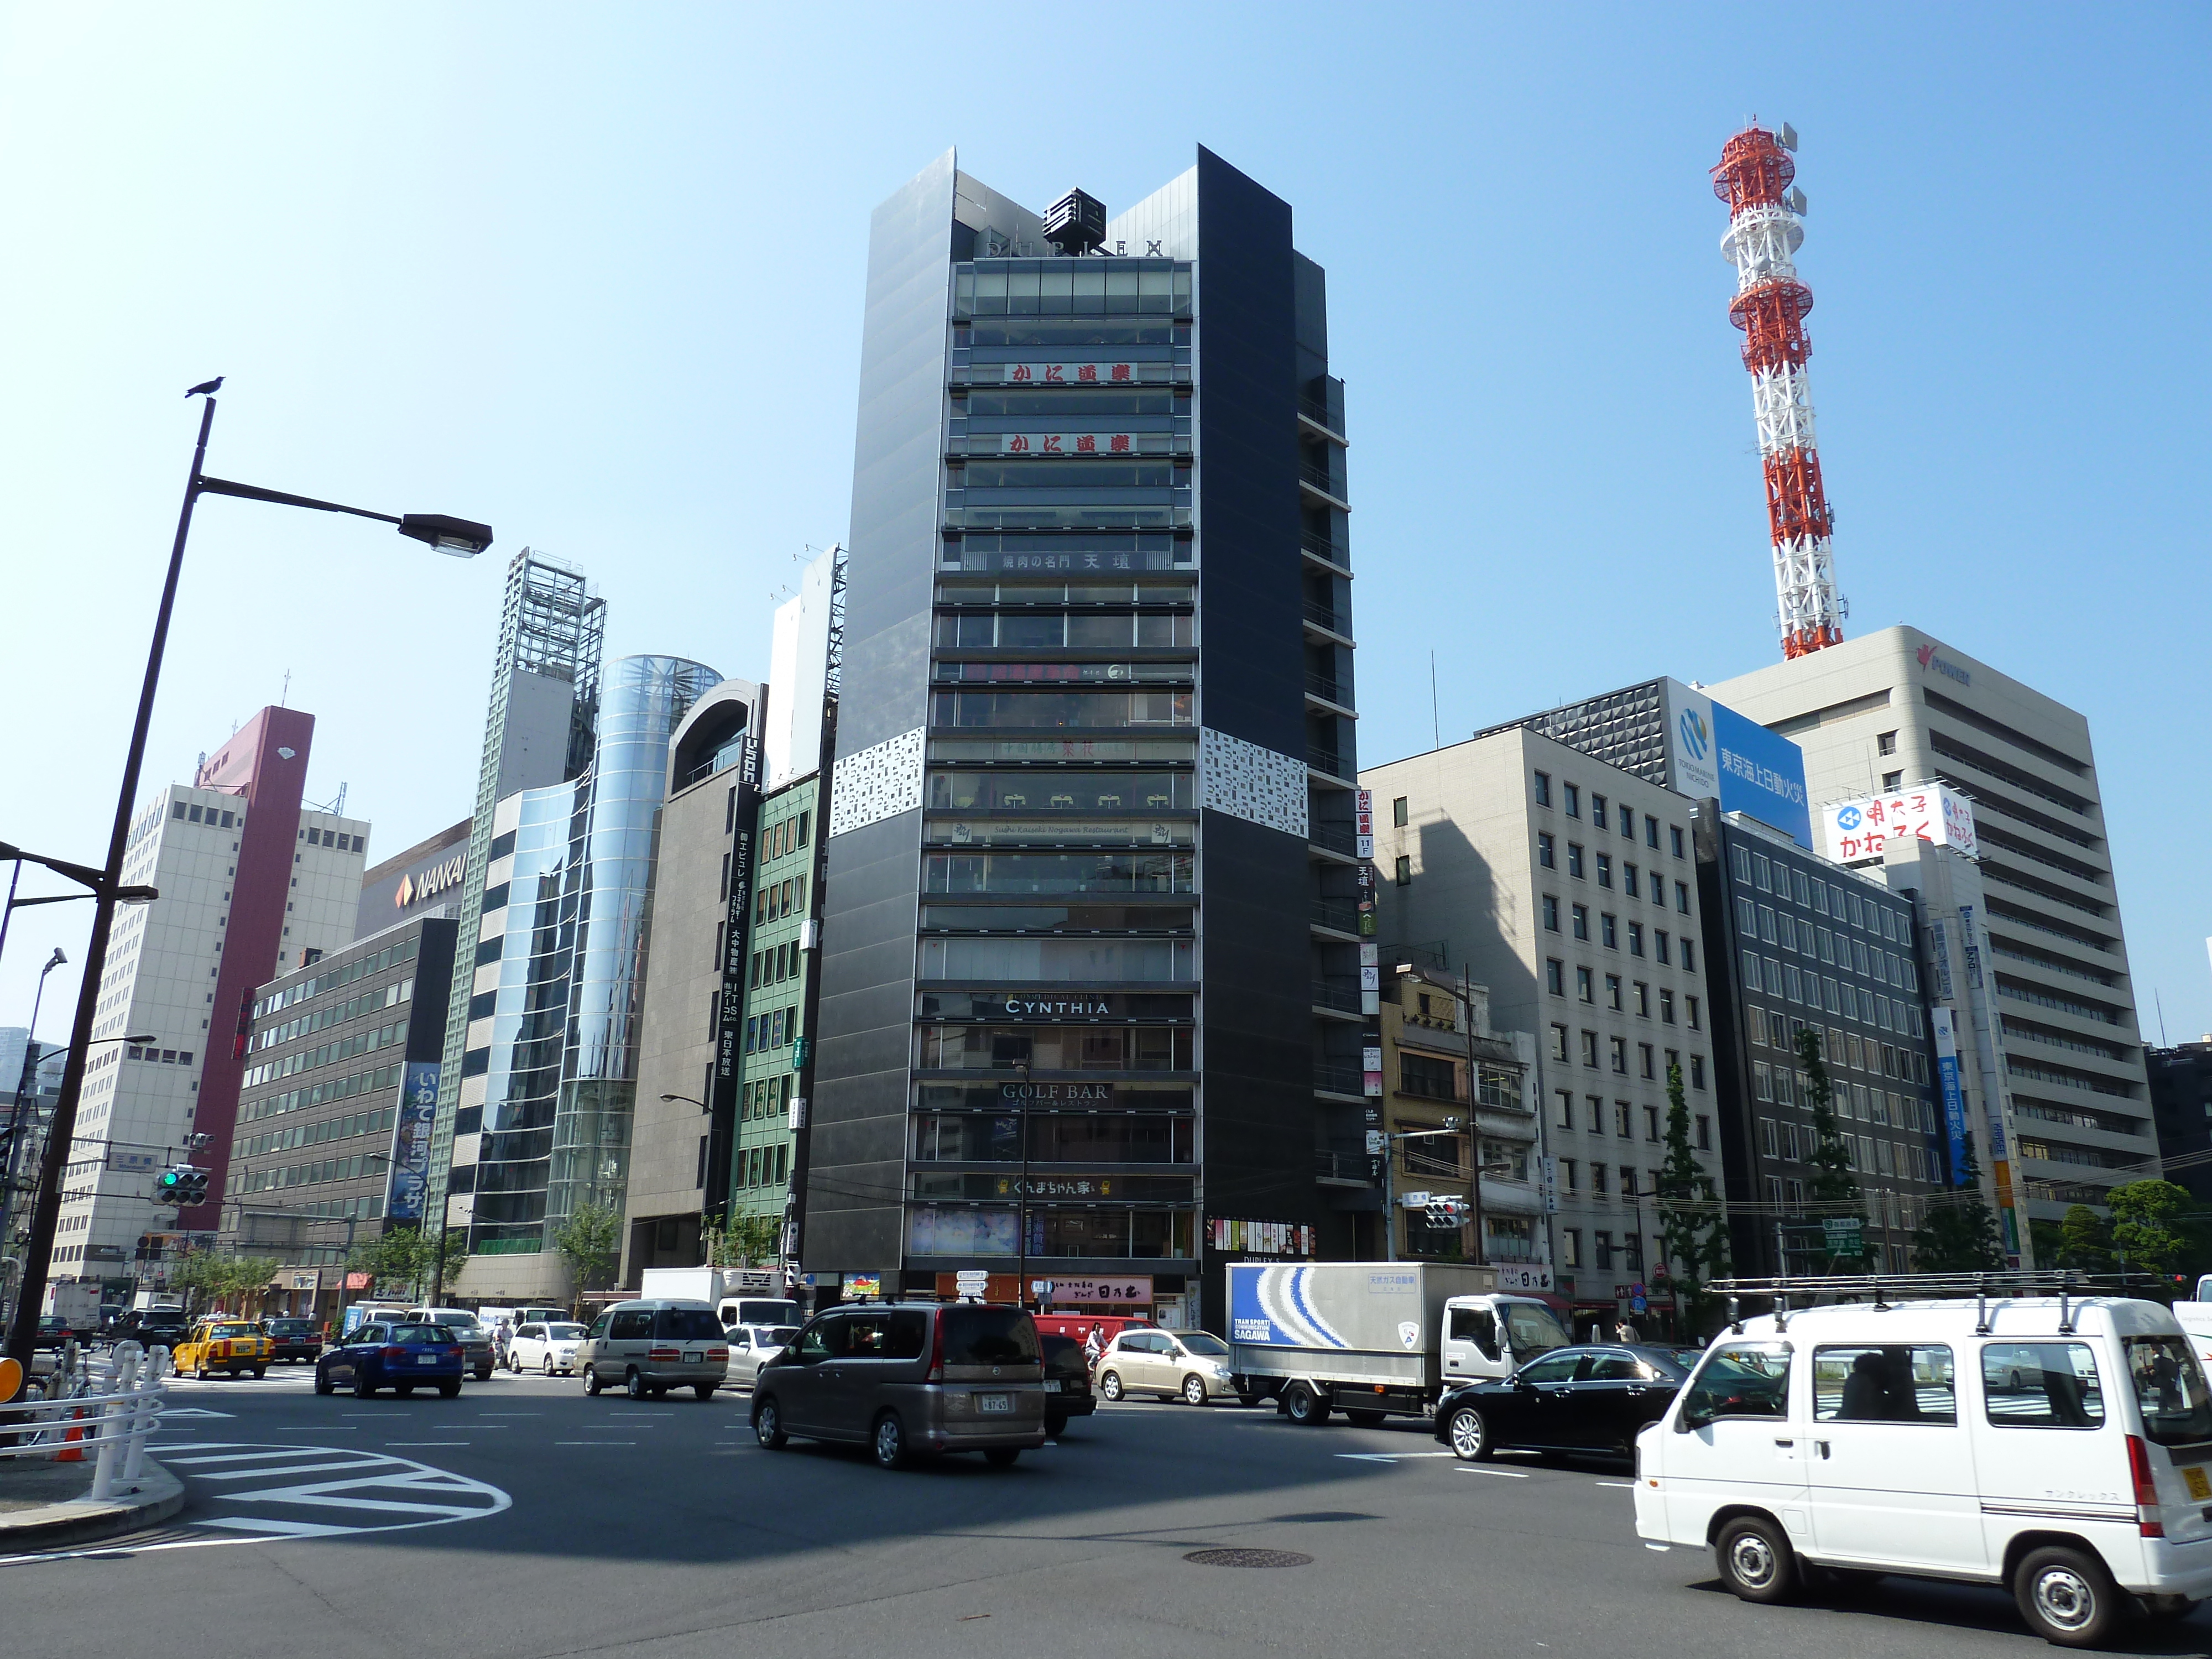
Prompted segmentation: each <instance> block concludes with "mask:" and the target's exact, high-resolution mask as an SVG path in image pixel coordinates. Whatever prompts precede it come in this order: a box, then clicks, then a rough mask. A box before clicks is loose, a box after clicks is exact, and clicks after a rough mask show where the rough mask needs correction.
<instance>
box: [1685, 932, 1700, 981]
mask: <svg viewBox="0 0 2212 1659" xmlns="http://www.w3.org/2000/svg"><path fill="white" fill-rule="evenodd" d="M1682 971H1683V972H1684V973H1686V974H1694V973H1696V972H1697V971H1698V947H1697V945H1695V943H1693V942H1692V941H1691V940H1689V939H1684V940H1683V941H1682Z"/></svg>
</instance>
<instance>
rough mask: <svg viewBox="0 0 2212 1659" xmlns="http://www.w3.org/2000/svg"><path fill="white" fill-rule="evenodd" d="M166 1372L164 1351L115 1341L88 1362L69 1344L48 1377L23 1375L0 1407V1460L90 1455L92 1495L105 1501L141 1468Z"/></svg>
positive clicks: (158, 1413)
mask: <svg viewBox="0 0 2212 1659" xmlns="http://www.w3.org/2000/svg"><path fill="white" fill-rule="evenodd" d="M168 1372H169V1351H168V1349H167V1348H166V1347H157V1348H155V1350H154V1351H153V1352H151V1353H148V1352H145V1351H144V1350H143V1349H142V1348H141V1347H140V1346H138V1345H137V1343H136V1342H118V1343H117V1344H116V1345H115V1346H114V1347H112V1349H110V1350H109V1351H108V1352H107V1353H106V1354H105V1355H104V1356H101V1357H99V1358H94V1356H92V1355H90V1354H88V1353H83V1352H79V1351H77V1349H76V1345H75V1344H74V1343H72V1344H71V1345H70V1347H69V1348H68V1349H65V1350H64V1352H63V1353H62V1354H61V1355H60V1356H58V1360H57V1363H56V1365H55V1369H54V1370H52V1371H51V1372H49V1373H48V1374H46V1376H42V1377H26V1378H25V1379H24V1383H25V1387H24V1389H23V1391H22V1394H21V1395H20V1396H19V1397H18V1398H16V1399H15V1400H11V1401H8V1402H7V1403H6V1404H4V1405H0V1458H8V1457H43V1458H47V1459H50V1460H52V1461H56V1462H81V1461H82V1460H83V1459H84V1458H86V1457H88V1456H89V1457H92V1458H94V1460H96V1461H95V1462H94V1468H93V1474H92V1497H93V1499H94V1502H96V1503H104V1502H106V1500H107V1499H108V1498H111V1497H112V1496H113V1494H114V1491H115V1485H116V1482H117V1481H118V1480H123V1481H131V1480H137V1478H138V1476H139V1474H140V1472H141V1471H142V1469H143V1468H144V1465H145V1462H146V1437H147V1436H149V1434H151V1433H153V1432H154V1431H155V1426H156V1425H158V1424H159V1422H160V1420H161V1407H162V1402H163V1401H165V1400H166V1399H167V1396H168V1392H169V1391H168V1389H167V1387H165V1386H164V1385H163V1383H162V1381H161V1379H162V1378H163V1377H164V1376H167V1374H168ZM37 1384H43V1385H44V1389H43V1393H44V1397H43V1398H38V1397H34V1385H37Z"/></svg>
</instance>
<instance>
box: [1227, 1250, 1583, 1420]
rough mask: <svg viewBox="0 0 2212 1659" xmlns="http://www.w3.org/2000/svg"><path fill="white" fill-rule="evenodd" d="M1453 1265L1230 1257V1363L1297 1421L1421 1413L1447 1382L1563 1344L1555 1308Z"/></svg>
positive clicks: (1492, 1272)
mask: <svg viewBox="0 0 2212 1659" xmlns="http://www.w3.org/2000/svg"><path fill="white" fill-rule="evenodd" d="M1565 1346H1567V1333H1566V1331H1565V1328H1563V1327H1562V1326H1561V1325H1560V1323H1559V1316H1557V1315H1556V1314H1554V1313H1553V1311H1552V1310H1551V1309H1550V1308H1549V1307H1548V1306H1547V1305H1546V1304H1544V1303H1542V1302H1541V1301H1539V1300H1538V1299H1537V1298H1535V1297H1530V1296H1513V1295H1510V1294H1505V1293H1503V1292H1501V1291H1499V1289H1498V1269H1497V1268H1495V1267H1474V1266H1472V1265H1470V1264H1467V1263H1462V1262H1443V1261H1317V1262H1304V1263H1288V1262H1285V1263H1270V1262H1259V1261H1238V1262H1232V1263H1231V1264H1230V1267H1229V1349H1230V1370H1231V1374H1232V1376H1234V1378H1235V1382H1236V1387H1237V1392H1238V1393H1239V1394H1240V1395H1243V1397H1244V1398H1245V1399H1246V1400H1248V1401H1249V1400H1255V1399H1267V1398H1271V1397H1272V1398H1273V1399H1275V1400H1276V1401H1279V1403H1280V1409H1281V1410H1282V1411H1284V1412H1285V1413H1287V1414H1288V1415H1289V1417H1290V1419H1291V1421H1292V1422H1294V1423H1320V1422H1323V1421H1325V1420H1326V1419H1328V1414H1329V1412H1330V1411H1331V1410H1332V1409H1334V1410H1337V1411H1341V1412H1342V1413H1345V1415H1346V1416H1347V1417H1349V1418H1350V1419H1352V1421H1353V1422H1354V1423H1375V1422H1380V1421H1381V1420H1382V1419H1383V1418H1384V1417H1387V1416H1392V1415H1395V1416H1401V1417H1425V1416H1426V1415H1427V1414H1428V1413H1429V1412H1430V1411H1431V1410H1432V1409H1433V1408H1434V1407H1435V1405H1436V1403H1437V1396H1438V1395H1440V1394H1442V1393H1443V1389H1444V1387H1445V1385H1446V1384H1447V1383H1459V1382H1465V1381H1468V1380H1472V1379H1474V1378H1478V1377H1486V1376H1506V1375H1508V1374H1509V1373H1510V1372H1511V1371H1512V1370H1514V1369H1515V1368H1516V1366H1519V1365H1522V1364H1525V1363H1527V1362H1528V1360H1531V1359H1533V1358H1535V1357H1536V1356H1537V1355H1538V1354H1540V1353H1543V1352H1547V1350H1549V1349H1552V1348H1561V1347H1565Z"/></svg>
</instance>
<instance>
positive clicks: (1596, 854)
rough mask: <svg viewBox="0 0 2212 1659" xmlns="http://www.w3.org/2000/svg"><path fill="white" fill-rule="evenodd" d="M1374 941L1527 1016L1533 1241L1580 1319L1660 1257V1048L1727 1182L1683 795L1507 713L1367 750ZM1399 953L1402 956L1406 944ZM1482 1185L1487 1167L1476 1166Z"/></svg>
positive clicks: (1522, 1020)
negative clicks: (1424, 741)
mask: <svg viewBox="0 0 2212 1659" xmlns="http://www.w3.org/2000/svg"><path fill="white" fill-rule="evenodd" d="M1360 782H1361V784H1362V785H1363V787H1366V788H1368V789H1370V790H1372V791H1373V792H1374V804H1375V862H1376V867H1377V869H1378V871H1379V872H1380V874H1381V878H1382V882H1381V894H1382V901H1381V904H1380V907H1379V908H1380V913H1381V914H1380V918H1379V920H1380V933H1381V937H1382V939H1383V957H1384V960H1385V962H1386V963H1388V962H1389V960H1390V957H1391V952H1392V951H1393V949H1394V947H1399V946H1402V947H1404V951H1405V952H1407V953H1413V954H1416V955H1418V954H1419V952H1420V951H1430V952H1432V953H1435V954H1436V955H1437V956H1438V957H1441V958H1442V959H1443V960H1445V961H1448V962H1449V963H1451V966H1452V969H1453V970H1454V971H1455V972H1456V971H1458V970H1459V969H1460V967H1461V964H1462V963H1465V964H1466V972H1467V975H1468V977H1469V978H1471V979H1472V980H1474V981H1475V982H1476V983H1478V984H1485V985H1487V986H1488V987H1490V1017H1491V1019H1492V1022H1493V1024H1494V1026H1495V1028H1496V1029H1498V1030H1509V1031H1513V1030H1518V1031H1532V1032H1534V1033H1535V1035H1536V1045H1535V1054H1534V1061H1535V1068H1536V1078H1535V1092H1536V1096H1537V1098H1538V1100H1540V1101H1541V1115H1540V1120H1539V1121H1540V1125H1541V1127H1540V1134H1541V1142H1540V1151H1541V1170H1539V1171H1538V1176H1539V1182H1540V1190H1541V1192H1542V1194H1543V1207H1544V1209H1545V1211H1546V1214H1545V1217H1544V1220H1545V1224H1546V1225H1545V1230H1544V1231H1545V1234H1546V1237H1545V1240H1544V1246H1545V1248H1546V1249H1547V1254H1548V1255H1549V1256H1550V1259H1551V1261H1553V1264H1554V1269H1555V1276H1556V1279H1557V1283H1558V1286H1559V1293H1560V1294H1561V1295H1562V1296H1565V1297H1569V1298H1570V1299H1571V1301H1573V1302H1574V1304H1576V1311H1577V1328H1580V1327H1581V1326H1583V1324H1585V1323H1588V1322H1590V1321H1591V1320H1592V1319H1595V1318H1598V1317H1601V1316H1610V1315H1612V1314H1613V1313H1615V1312H1620V1313H1623V1314H1626V1313H1627V1312H1628V1311H1629V1309H1628V1304H1627V1292H1628V1291H1629V1290H1630V1288H1631V1287H1632V1286H1633V1285H1637V1284H1638V1283H1643V1284H1646V1285H1649V1284H1650V1282H1651V1280H1652V1278H1653V1269H1654V1268H1655V1267H1656V1266H1657V1265H1658V1261H1659V1257H1660V1254H1661V1251H1660V1243H1659V1238H1660V1231H1661V1229H1660V1223H1659V1218H1658V1215H1657V1213H1656V1210H1655V1209H1654V1207H1653V1194H1654V1192H1655V1190H1656V1185H1657V1176H1658V1170H1659V1168H1660V1165H1661V1164H1662V1163H1663V1162H1664V1161H1665V1158H1666V1146H1665V1135H1666V1117H1667V1068H1668V1065H1669V1063H1670V1062H1679V1063H1680V1066H1681V1067H1682V1075H1683V1081H1684V1084H1685V1085H1686V1095H1687V1097H1688V1101H1689V1108H1690V1112H1691V1139H1692V1145H1693V1146H1696V1147H1697V1148H1698V1149H1699V1161H1700V1163H1701V1164H1704V1166H1705V1170H1706V1171H1707V1173H1708V1174H1710V1175H1711V1177H1712V1181H1713V1184H1714V1186H1715V1188H1720V1187H1721V1186H1722V1184H1723V1183H1722V1179H1721V1164H1720V1151H1719V1139H1718V1135H1717V1130H1716V1122H1715V1120H1716V1118H1717V1114H1718V1107H1717V1103H1716V1099H1715V1092H1714V1083H1713V1066H1712V1060H1711V1041H1712V1039H1711V1022H1710V1018H1709V1008H1710V1000H1709V997H1708V994H1707V991H1706V986H1705V973H1704V968H1705V963H1704V961H1703V950H1704V941H1703V930H1702V927H1701V925H1700V922H1699V915H1698V877H1697V868H1696V865H1695V862H1694V858H1693V851H1692V844H1691V835H1690V829H1691V823H1690V802H1689V800H1688V799H1686V797H1684V796H1681V795H1678V794H1676V793H1674V792H1673V791H1671V790H1668V789H1664V788H1662V787H1659V786H1657V785H1656V784H1651V783H1647V782H1645V781H1643V780H1642V779H1640V778H1636V777H1632V776H1631V775H1629V774H1627V773H1626V772H1623V771H1620V770H1618V769H1615V768H1613V767H1610V766H1607V765H1606V764H1605V763H1603V762H1601V761H1596V760H1593V759H1591V758H1590V757H1589V756H1587V755H1584V754H1583V753H1581V752H1579V751H1578V750H1572V749H1569V748H1567V747H1566V746H1565V745H1564V744H1558V743H1554V742H1553V741H1552V740H1551V739H1550V738H1545V737H1541V736H1539V735H1538V734H1537V733H1535V732H1531V731H1528V730H1526V729H1524V728H1521V727H1510V728H1508V729H1506V730H1504V731H1500V732H1492V733H1490V734H1488V735H1486V736H1484V737H1481V738H1474V739H1471V740H1469V741H1468V742H1466V743H1460V744H1452V745H1451V746H1450V747H1449V748H1445V749H1440V750H1435V751H1433V752H1431V753H1429V754H1425V755H1415V756H1413V757H1409V758H1407V759H1405V760H1401V761H1393V762H1391V763H1389V764H1388V765H1383V766H1377V767H1372V768H1370V769H1366V770H1364V771H1363V772H1362V773H1361V775H1360ZM1398 959H1399V960H1401V961H1402V960H1405V959H1406V956H1405V954H1401V955H1400V956H1399V957H1398ZM1485 1189H1486V1191H1487V1190H1488V1183H1487V1182H1486V1183H1485Z"/></svg>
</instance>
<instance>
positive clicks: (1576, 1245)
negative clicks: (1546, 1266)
mask: <svg viewBox="0 0 2212 1659" xmlns="http://www.w3.org/2000/svg"><path fill="white" fill-rule="evenodd" d="M1559 1265H1560V1266H1561V1267H1581V1266H1582V1265H1583V1230H1582V1229H1581V1228H1579V1227H1566V1228H1562V1229H1561V1230H1560V1232H1559Z"/></svg>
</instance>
